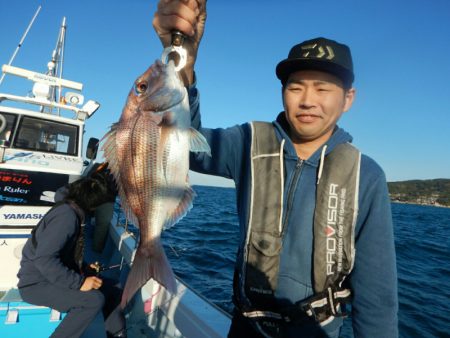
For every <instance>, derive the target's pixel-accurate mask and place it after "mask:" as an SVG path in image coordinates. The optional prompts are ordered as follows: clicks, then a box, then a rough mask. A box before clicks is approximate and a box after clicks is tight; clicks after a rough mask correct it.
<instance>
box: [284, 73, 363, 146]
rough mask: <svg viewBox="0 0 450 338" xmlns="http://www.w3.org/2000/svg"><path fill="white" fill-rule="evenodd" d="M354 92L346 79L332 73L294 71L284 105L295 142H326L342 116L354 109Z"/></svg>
mask: <svg viewBox="0 0 450 338" xmlns="http://www.w3.org/2000/svg"><path fill="white" fill-rule="evenodd" d="M354 94H355V90H354V89H353V88H352V89H349V90H347V91H345V90H344V89H343V86H342V81H341V80H340V79H338V78H337V77H335V76H334V75H332V74H329V73H325V72H321V71H315V70H301V71H297V72H294V73H292V74H290V75H289V78H288V80H287V82H286V85H285V87H284V90H283V105H284V110H285V114H286V119H287V121H288V123H289V126H290V137H291V139H292V141H293V142H294V144H295V143H297V144H299V143H305V142H311V143H314V144H317V146H320V145H321V144H323V143H325V142H326V141H327V140H328V139H329V138H330V136H331V134H332V133H333V129H334V127H335V125H336V122H337V120H338V119H339V117H341V115H342V113H343V112H345V111H347V110H348V109H350V107H351V105H352V103H353V98H354Z"/></svg>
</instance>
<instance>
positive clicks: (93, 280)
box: [80, 276, 103, 291]
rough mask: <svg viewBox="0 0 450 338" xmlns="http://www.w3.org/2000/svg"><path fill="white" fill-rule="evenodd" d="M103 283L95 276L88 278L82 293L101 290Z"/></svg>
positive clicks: (82, 286) (82, 287) (81, 289)
mask: <svg viewBox="0 0 450 338" xmlns="http://www.w3.org/2000/svg"><path fill="white" fill-rule="evenodd" d="M102 284H103V281H102V280H101V279H100V278H98V277H95V276H90V277H86V279H85V280H84V283H83V285H81V288H80V291H91V290H92V289H95V290H97V289H100V287H101V286H102Z"/></svg>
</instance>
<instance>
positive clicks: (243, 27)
mask: <svg viewBox="0 0 450 338" xmlns="http://www.w3.org/2000/svg"><path fill="white" fill-rule="evenodd" d="M156 3H157V2H156V1H149V0H127V1H124V0H122V1H118V0H79V1H75V0H72V1H67V0H47V1H46V0H43V1H38V0H14V1H13V0H9V1H6V0H0V37H1V38H0V63H1V64H3V63H7V62H8V61H9V59H10V57H11V55H12V53H13V51H14V49H15V48H16V46H17V44H18V42H19V41H20V38H21V37H22V34H23V32H24V31H25V29H26V27H27V25H28V23H29V21H30V20H31V18H32V16H33V14H34V12H35V11H36V9H37V7H38V5H42V10H41V12H40V14H39V16H38V18H37V20H36V22H35V24H34V25H33V27H32V28H31V30H30V32H29V34H28V37H27V39H26V40H25V42H24V44H23V46H22V48H21V50H20V52H19V54H18V56H17V57H16V59H15V61H14V62H13V65H14V66H17V67H22V68H28V69H31V70H34V71H40V72H44V71H45V70H46V68H45V67H46V64H47V62H48V60H49V58H50V55H51V51H52V50H53V48H54V46H55V43H56V38H57V32H58V29H59V25H60V23H61V20H62V17H63V16H66V17H67V26H68V29H67V37H66V50H65V64H64V77H65V78H66V79H69V80H73V81H79V82H83V83H84V86H85V87H84V90H83V94H84V95H85V97H86V99H94V100H97V101H98V102H100V103H101V105H102V106H101V108H100V110H99V111H98V112H97V113H96V114H95V115H94V116H93V117H92V118H91V119H90V120H89V121H88V124H87V132H86V134H87V137H90V136H95V137H101V136H103V135H104V134H105V133H106V131H107V130H108V129H109V127H110V125H111V124H112V123H113V122H115V121H117V120H118V119H119V116H120V113H121V110H122V108H123V105H124V102H125V98H126V96H127V94H128V91H129V89H130V87H131V85H132V83H133V81H134V79H135V78H136V77H137V76H138V75H140V74H141V73H142V72H143V71H144V70H145V69H146V68H147V67H148V66H149V65H150V64H151V63H153V62H154V60H155V59H157V58H159V57H160V55H161V52H162V47H161V45H160V42H159V39H158V38H157V36H156V34H155V33H154V31H153V28H152V25H151V22H152V19H153V13H154V11H155V8H156ZM319 36H325V37H328V38H331V39H335V40H337V41H340V42H343V43H346V44H348V45H349V46H350V47H351V49H352V53H353V59H354V65H355V75H356V80H355V87H356V89H357V95H356V101H355V103H354V105H353V107H352V109H351V110H350V111H349V112H347V113H346V114H344V116H343V117H342V118H341V120H340V122H339V125H340V126H341V127H343V128H344V129H346V130H347V131H349V132H350V133H351V134H352V135H353V137H354V141H353V142H354V144H355V145H356V146H357V147H359V148H360V149H361V150H362V151H363V152H364V153H366V154H367V155H369V156H371V157H373V158H374V159H375V160H376V161H377V162H378V163H379V164H380V165H381V166H382V167H383V169H384V170H385V172H386V176H387V179H388V181H400V180H409V179H431V178H450V150H449V147H450V86H449V83H450V2H449V1H448V0H397V1H392V0H378V1H361V0H339V1H336V0H322V1H314V0H285V1H280V0H245V1H242V0H241V1H238V0H227V1H223V0H209V1H208V20H207V26H206V31H205V35H204V39H203V41H202V45H201V47H200V52H199V58H198V61H197V67H196V69H197V77H198V87H199V89H200V91H201V98H202V113H203V125H204V126H207V127H228V126H232V125H235V124H240V123H245V122H247V121H250V120H266V121H271V120H273V119H274V118H275V116H276V115H277V114H278V113H279V112H280V111H281V110H282V105H281V88H280V83H279V81H278V80H277V78H276V76H275V71H274V69H275V66H276V64H277V63H278V62H279V61H280V60H282V59H284V58H285V57H286V56H287V53H288V51H289V49H290V48H291V46H293V45H294V44H296V43H298V42H301V41H303V40H307V39H310V38H314V37H319ZM28 84H29V85H30V86H29V89H31V84H30V83H28ZM20 85H22V86H23V85H25V86H26V85H27V83H23V82H20ZM17 88H19V82H18V81H13V80H12V79H11V77H7V78H6V79H5V82H4V83H3V84H2V85H1V86H0V91H2V92H7V91H15V92H16V93H17V94H18V92H17ZM27 90H28V88H27ZM193 183H196V184H198V183H207V184H224V183H225V184H226V183H227V182H225V181H221V180H215V179H213V178H208V180H205V178H204V177H201V178H199V177H198V176H193Z"/></svg>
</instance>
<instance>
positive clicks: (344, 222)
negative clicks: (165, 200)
mask: <svg viewBox="0 0 450 338" xmlns="http://www.w3.org/2000/svg"><path fill="white" fill-rule="evenodd" d="M205 5H206V1H200V0H197V1H196V0H184V1H170V0H169V1H168V0H165V1H160V3H159V5H158V10H157V12H156V14H155V17H154V20H153V26H154V28H155V30H156V32H157V34H158V35H159V37H160V39H161V41H162V43H163V45H164V46H168V45H170V43H171V32H172V31H174V30H178V31H181V32H183V33H184V34H185V35H186V36H187V38H186V39H185V42H184V45H183V46H184V47H185V48H186V49H187V52H188V60H187V65H186V66H185V67H184V69H183V70H181V71H180V75H181V77H182V79H183V80H184V82H185V84H186V86H187V87H188V92H189V95H190V103H191V118H192V126H193V127H195V128H197V129H198V130H199V131H200V132H201V133H202V134H203V135H204V136H205V137H206V139H207V140H208V142H209V144H210V146H211V150H212V156H211V157H210V158H209V157H207V156H205V155H203V154H196V155H193V156H192V157H191V169H193V170H196V171H199V172H202V173H207V174H213V175H220V176H224V177H228V178H232V179H233V180H234V181H235V183H236V189H237V204H238V205H237V206H238V214H239V221H240V226H241V240H240V243H239V251H238V257H237V262H236V268H235V278H234V283H233V284H234V285H233V288H234V296H233V301H234V304H235V313H234V317H233V321H232V325H231V328H230V332H229V337H338V336H339V333H340V330H341V327H342V322H343V315H345V304H346V303H349V302H351V312H352V319H353V331H354V335H355V337H396V336H397V335H398V332H397V308H398V305H397V275H396V265H395V249H394V240H393V229H392V228H393V227H392V217H391V211H390V200H389V195H388V191H387V185H386V179H385V176H384V173H383V171H382V169H381V168H380V167H379V166H378V165H377V164H376V163H375V162H374V161H373V160H372V159H370V158H369V157H367V156H365V155H361V154H360V152H359V151H358V150H357V149H356V148H355V147H353V146H352V145H350V142H351V141H352V138H351V136H350V135H349V134H348V133H347V132H345V131H344V130H343V129H341V128H339V127H337V125H336V123H337V121H338V119H339V117H340V116H341V115H342V114H343V113H344V112H346V111H347V110H348V109H350V107H351V105H352V102H353V100H354V96H355V89H354V88H353V87H352V83H353V80H354V74H353V64H352V58H351V53H350V50H349V48H348V47H347V46H345V45H343V44H340V43H337V42H336V41H333V40H329V39H325V38H316V39H312V40H308V41H305V42H302V43H300V44H298V45H295V46H294V47H293V48H292V49H291V50H290V52H289V55H288V57H287V59H285V60H283V61H281V62H280V63H279V64H278V65H277V67H276V75H277V77H278V78H279V79H280V81H281V85H282V101H283V106H284V111H283V112H282V113H280V114H279V115H278V117H277V119H276V120H275V121H274V122H272V123H261V122H253V123H250V124H245V125H241V126H235V127H232V128H228V129H207V128H203V127H201V121H200V112H199V101H198V100H199V99H198V90H197V89H196V87H195V77H194V64H195V60H196V55H197V50H198V46H199V43H200V40H201V38H202V35H203V30H204V27H205V21H206V8H205Z"/></svg>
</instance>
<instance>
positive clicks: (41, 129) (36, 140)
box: [13, 116, 78, 156]
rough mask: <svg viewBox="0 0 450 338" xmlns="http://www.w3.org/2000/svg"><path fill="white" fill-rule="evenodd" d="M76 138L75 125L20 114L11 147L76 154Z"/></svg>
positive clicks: (76, 130) (76, 128) (76, 129)
mask: <svg viewBox="0 0 450 338" xmlns="http://www.w3.org/2000/svg"><path fill="white" fill-rule="evenodd" d="M77 139H78V127H77V126H74V125H70V124H65V123H61V122H55V121H50V120H44V119H39V118H34V117H30V116H22V118H21V120H20V122H19V126H18V128H17V131H16V133H15V136H14V142H13V147H14V148H22V149H27V150H36V151H43V152H49V153H57V154H65V155H74V156H76V155H77Z"/></svg>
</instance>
